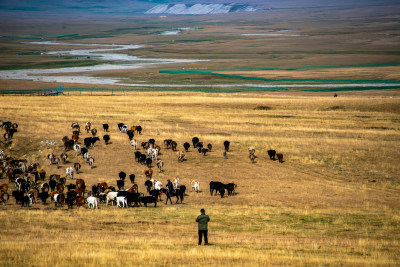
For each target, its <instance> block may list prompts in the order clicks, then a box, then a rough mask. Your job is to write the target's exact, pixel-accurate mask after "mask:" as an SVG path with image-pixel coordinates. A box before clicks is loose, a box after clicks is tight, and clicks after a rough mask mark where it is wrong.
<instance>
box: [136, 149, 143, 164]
mask: <svg viewBox="0 0 400 267" xmlns="http://www.w3.org/2000/svg"><path fill="white" fill-rule="evenodd" d="M141 156H142V153H140V151H136V152H135V161H137V162H138V163H139V162H140V157H141Z"/></svg>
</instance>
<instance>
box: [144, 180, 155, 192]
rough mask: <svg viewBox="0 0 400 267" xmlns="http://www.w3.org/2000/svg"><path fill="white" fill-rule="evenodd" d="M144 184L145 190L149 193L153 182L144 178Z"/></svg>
mask: <svg viewBox="0 0 400 267" xmlns="http://www.w3.org/2000/svg"><path fill="white" fill-rule="evenodd" d="M144 186H145V187H146V188H147V192H149V193H150V191H151V188H152V187H153V182H152V181H150V180H146V182H144Z"/></svg>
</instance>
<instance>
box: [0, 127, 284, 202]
mask: <svg viewBox="0 0 400 267" xmlns="http://www.w3.org/2000/svg"><path fill="white" fill-rule="evenodd" d="M0 128H3V129H4V130H5V134H4V139H5V143H6V144H7V143H10V142H12V138H13V135H14V133H15V132H17V128H18V124H16V123H11V122H9V121H7V122H3V121H0ZM71 129H72V136H71V139H70V138H69V137H68V136H64V137H63V138H62V142H63V144H64V151H63V152H62V153H61V154H60V157H57V156H56V155H54V154H53V153H49V154H48V155H47V160H48V162H49V164H50V165H56V168H57V169H58V168H59V165H60V163H61V162H62V163H66V162H67V160H68V152H72V151H74V152H75V153H76V156H80V155H81V156H82V157H83V159H84V161H86V163H87V164H88V165H89V166H90V167H91V168H93V165H94V161H95V160H94V158H93V156H92V155H91V154H90V153H89V150H90V149H91V148H93V147H94V145H95V143H96V142H97V141H100V138H99V137H98V136H96V135H97V133H98V132H97V130H96V129H95V128H92V123H91V122H86V123H85V131H86V132H87V133H88V134H89V133H90V134H91V135H92V136H90V137H86V138H84V139H83V144H82V142H80V140H81V139H80V136H81V128H80V125H79V123H77V122H74V123H72V124H71ZM118 129H119V132H121V133H125V134H127V136H128V138H129V141H130V144H131V147H132V148H133V149H134V150H135V153H134V155H135V162H137V163H138V164H142V165H145V166H146V169H145V171H144V174H145V176H146V178H147V180H146V182H145V187H146V190H147V192H146V194H147V195H145V193H141V192H138V185H137V183H135V175H134V174H130V175H129V180H130V183H131V185H130V186H129V188H128V189H125V178H126V177H127V174H126V173H125V172H123V171H121V172H120V173H119V175H118V176H119V180H117V181H116V185H117V187H118V189H116V188H115V187H114V186H111V185H108V184H107V183H106V182H101V183H97V184H95V185H93V186H91V187H89V186H86V183H85V181H84V180H83V179H75V176H74V175H75V173H78V172H79V170H80V168H81V167H82V166H81V164H80V163H79V162H75V163H74V165H73V167H67V168H66V172H65V173H66V176H65V177H61V175H56V174H51V175H49V176H48V179H47V175H46V171H45V170H44V169H43V168H41V169H39V166H38V165H39V164H37V163H28V162H27V160H26V159H14V158H12V157H11V156H10V155H6V154H5V152H4V151H2V150H0V178H2V177H3V175H5V176H6V177H7V178H8V184H6V183H4V184H1V185H0V202H2V203H3V204H4V205H5V204H6V203H7V202H8V200H9V198H10V196H9V194H8V187H9V185H10V184H12V183H15V190H13V191H12V196H13V197H14V198H15V201H16V203H17V204H21V206H29V205H32V204H34V203H37V202H39V200H41V202H42V203H43V204H46V203H47V199H49V198H50V201H51V202H53V203H54V205H55V206H61V205H63V204H64V203H65V204H67V206H68V208H72V207H73V206H78V207H80V206H83V205H84V204H87V205H88V207H89V208H98V202H100V203H105V204H106V205H109V204H111V205H115V206H117V207H121V208H125V207H128V206H141V205H142V204H143V205H144V206H146V207H147V204H150V203H154V206H155V207H156V206H157V202H158V201H162V196H163V195H165V198H166V202H165V204H167V203H168V200H169V201H170V203H171V204H172V200H171V197H176V203H178V202H179V200H180V202H181V203H182V201H183V199H184V196H185V192H186V186H185V185H180V184H179V182H180V179H179V177H175V178H173V179H171V180H172V181H170V180H168V181H169V183H168V184H167V185H166V186H163V183H162V182H161V181H158V180H154V179H153V178H152V175H153V170H152V167H153V163H154V162H155V163H156V166H157V168H158V171H159V172H163V167H164V162H163V161H162V160H161V159H160V158H159V154H160V150H161V147H160V146H159V145H157V144H156V142H155V140H154V139H149V140H148V141H147V142H142V143H141V144H140V146H139V145H138V141H137V140H136V139H134V136H135V132H136V134H139V135H140V134H141V132H142V127H141V126H132V127H128V126H127V125H126V124H124V123H119V124H118ZM109 130H110V127H109V125H108V124H103V131H104V133H105V134H104V135H103V140H104V142H105V144H106V145H108V144H110V140H111V137H110V135H109V134H108V132H109ZM192 145H193V148H194V149H196V150H198V152H199V153H202V154H203V156H206V154H207V153H208V152H211V151H212V148H213V146H212V144H207V145H206V146H205V145H204V144H203V142H200V140H199V138H198V137H194V138H192ZM223 145H224V148H225V151H224V152H223V156H224V158H225V159H226V158H227V153H228V152H229V148H230V142H229V141H225V142H224V143H223ZM164 146H165V148H166V149H171V150H172V151H176V155H177V159H178V162H183V161H185V160H186V156H185V152H188V151H189V148H190V146H191V144H190V143H189V142H185V143H184V144H183V148H184V151H177V146H178V144H177V142H176V141H174V140H172V139H166V140H164ZM140 147H142V149H143V151H142V152H141V151H139V150H140ZM268 155H269V157H270V159H271V160H275V157H277V158H278V160H279V162H283V155H282V154H280V153H276V151H275V150H269V151H268ZM249 158H250V160H251V162H252V163H255V158H256V156H255V148H253V147H251V148H249ZM67 179H68V180H74V181H75V183H70V184H67ZM171 183H172V186H171ZM190 186H191V191H194V192H200V182H199V181H194V180H192V181H191V185H190ZM209 186H210V194H211V195H213V193H214V192H215V193H219V194H220V196H221V198H223V197H224V194H225V191H227V192H228V195H229V196H232V195H234V194H235V191H236V188H237V184H236V183H235V182H233V181H232V182H230V183H227V184H224V183H222V182H219V181H211V182H210V184H209ZM85 194H86V197H85Z"/></svg>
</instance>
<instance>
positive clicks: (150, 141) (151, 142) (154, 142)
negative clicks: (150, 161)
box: [148, 138, 156, 147]
mask: <svg viewBox="0 0 400 267" xmlns="http://www.w3.org/2000/svg"><path fill="white" fill-rule="evenodd" d="M148 143H149V144H152V145H153V147H154V146H155V144H156V140H154V139H153V138H151V139H149V141H148Z"/></svg>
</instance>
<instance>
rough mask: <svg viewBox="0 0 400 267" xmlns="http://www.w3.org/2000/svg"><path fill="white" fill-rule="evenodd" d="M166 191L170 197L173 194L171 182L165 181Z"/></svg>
mask: <svg viewBox="0 0 400 267" xmlns="http://www.w3.org/2000/svg"><path fill="white" fill-rule="evenodd" d="M166 187H167V189H168V194H169V195H171V194H173V193H174V185H173V184H172V182H171V180H170V179H168V180H167V185H166Z"/></svg>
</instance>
